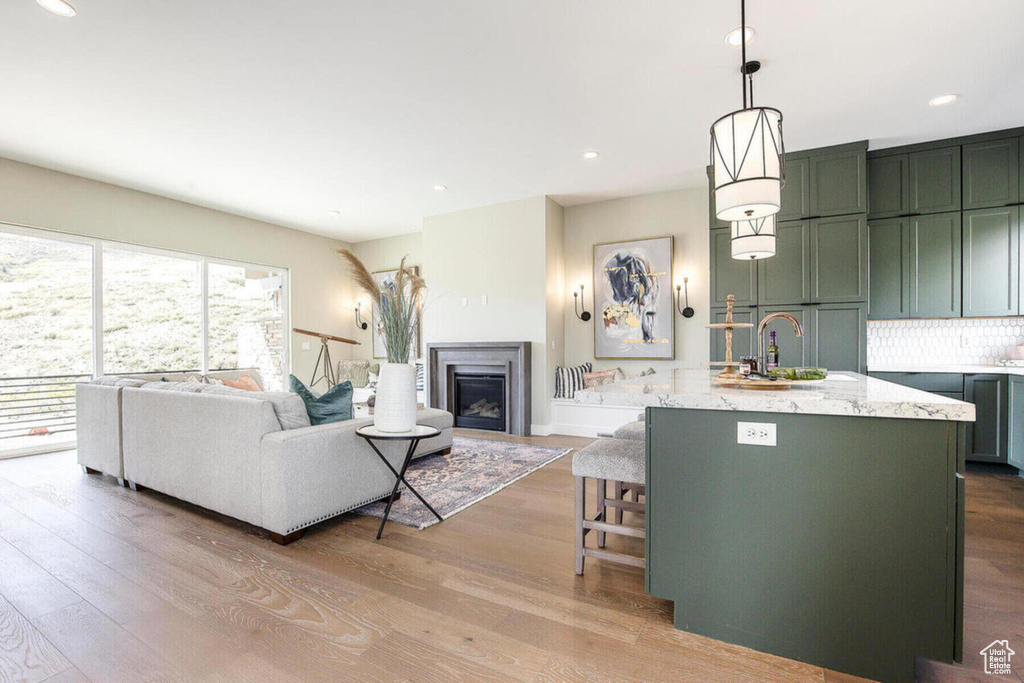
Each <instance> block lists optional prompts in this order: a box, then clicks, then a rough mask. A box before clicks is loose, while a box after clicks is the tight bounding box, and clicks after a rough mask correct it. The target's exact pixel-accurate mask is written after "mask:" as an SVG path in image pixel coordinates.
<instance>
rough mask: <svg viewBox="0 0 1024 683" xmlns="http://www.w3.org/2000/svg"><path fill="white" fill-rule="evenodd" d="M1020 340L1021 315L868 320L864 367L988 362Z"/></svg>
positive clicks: (1022, 339)
mask: <svg viewBox="0 0 1024 683" xmlns="http://www.w3.org/2000/svg"><path fill="white" fill-rule="evenodd" d="M1022 343H1024V318H961V319H956V320H869V321H868V366H869V367H871V366H878V365H937V364H943V363H963V364H991V363H995V362H996V361H997V360H999V359H1001V358H1009V357H1010V354H1011V352H1012V351H1013V348H1014V347H1015V346H1017V345H1018V344H1022Z"/></svg>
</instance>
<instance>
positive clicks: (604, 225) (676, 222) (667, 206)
mask: <svg viewBox="0 0 1024 683" xmlns="http://www.w3.org/2000/svg"><path fill="white" fill-rule="evenodd" d="M665 235H672V236H673V238H674V247H675V253H674V258H673V270H674V274H673V283H672V289H673V291H672V294H673V295H674V294H675V286H676V285H677V284H678V285H682V284H683V276H688V277H689V278H690V282H689V290H690V305H691V306H692V307H693V308H694V310H695V311H696V315H695V316H694V317H692V318H689V319H686V318H683V317H682V316H681V315H679V314H678V313H677V314H676V315H675V320H676V323H675V325H676V326H675V334H676V340H675V360H671V361H651V360H642V361H623V360H595V359H594V325H595V323H596V322H597V321H598V320H599V318H600V316H599V315H597V312H596V311H595V310H594V300H593V291H594V283H593V245H594V244H598V243H601V242H619V241H625V240H631V239H637V238H642V237H662V236H665ZM709 237H710V233H709V228H708V198H707V188H693V189H686V190H676V191H672V192H659V193H656V194H646V195H639V196H635V197H627V198H625V199H612V200H608V201H604V202H596V203H593V204H584V205H581V206H572V207H568V208H566V209H565V290H564V300H565V315H564V319H565V364H566V365H579V364H580V363H585V362H586V361H592V362H593V363H594V368H595V369H608V368H613V367H621V368H623V370H624V371H626V372H627V374H628V373H629V372H635V371H639V370H643V369H646V368H648V367H653V368H655V369H665V368H673V367H700V366H701V363H702V362H704V361H706V360H708V339H709V337H708V331H707V329H706V328H705V327H704V325H706V324H707V322H708V319H709V315H708V296H709V293H708V278H709V273H710V267H709V264H708V259H709V251H708V249H709ZM580 283H583V284H584V285H585V286H586V292H587V293H586V304H587V310H588V311H590V312H591V314H592V316H593V317H592V318H591V319H590V321H589V322H583V321H581V320H579V319H578V318H576V315H575V313H574V312H573V309H572V305H573V302H572V289H573V288H578V287H579V285H580Z"/></svg>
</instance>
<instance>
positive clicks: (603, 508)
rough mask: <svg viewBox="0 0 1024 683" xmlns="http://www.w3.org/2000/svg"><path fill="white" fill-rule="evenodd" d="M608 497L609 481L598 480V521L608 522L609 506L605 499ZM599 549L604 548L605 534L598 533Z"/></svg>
mask: <svg viewBox="0 0 1024 683" xmlns="http://www.w3.org/2000/svg"><path fill="white" fill-rule="evenodd" d="M607 497H608V481H607V480H606V479H598V480H597V517H596V519H599V520H601V521H602V522H607V521H608V506H607V505H605V504H604V501H605V498H607ZM597 547H598V548H603V547H604V532H603V531H598V532H597Z"/></svg>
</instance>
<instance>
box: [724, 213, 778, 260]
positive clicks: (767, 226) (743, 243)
mask: <svg viewBox="0 0 1024 683" xmlns="http://www.w3.org/2000/svg"><path fill="white" fill-rule="evenodd" d="M777 215H778V214H774V213H773V214H770V215H768V216H763V217H761V218H752V219H750V220H747V221H733V222H732V224H731V227H732V233H731V236H732V257H733V258H734V259H744V260H756V259H765V258H771V257H772V256H775V238H776V237H778V234H779V233H778V230H777V229H776V222H775V217H776V216H777Z"/></svg>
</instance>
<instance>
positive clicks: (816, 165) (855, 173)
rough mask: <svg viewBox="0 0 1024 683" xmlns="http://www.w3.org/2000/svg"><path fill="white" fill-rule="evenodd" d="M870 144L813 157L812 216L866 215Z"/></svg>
mask: <svg viewBox="0 0 1024 683" xmlns="http://www.w3.org/2000/svg"><path fill="white" fill-rule="evenodd" d="M866 155H867V145H866V144H865V145H864V146H862V147H858V148H856V149H848V150H844V151H840V152H834V153H831V154H814V155H812V156H811V158H810V161H811V163H810V182H809V190H810V215H811V216H841V215H843V214H848V213H864V212H866V211H867V209H868V202H867V195H868V193H867V171H866V166H867V157H866Z"/></svg>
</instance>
